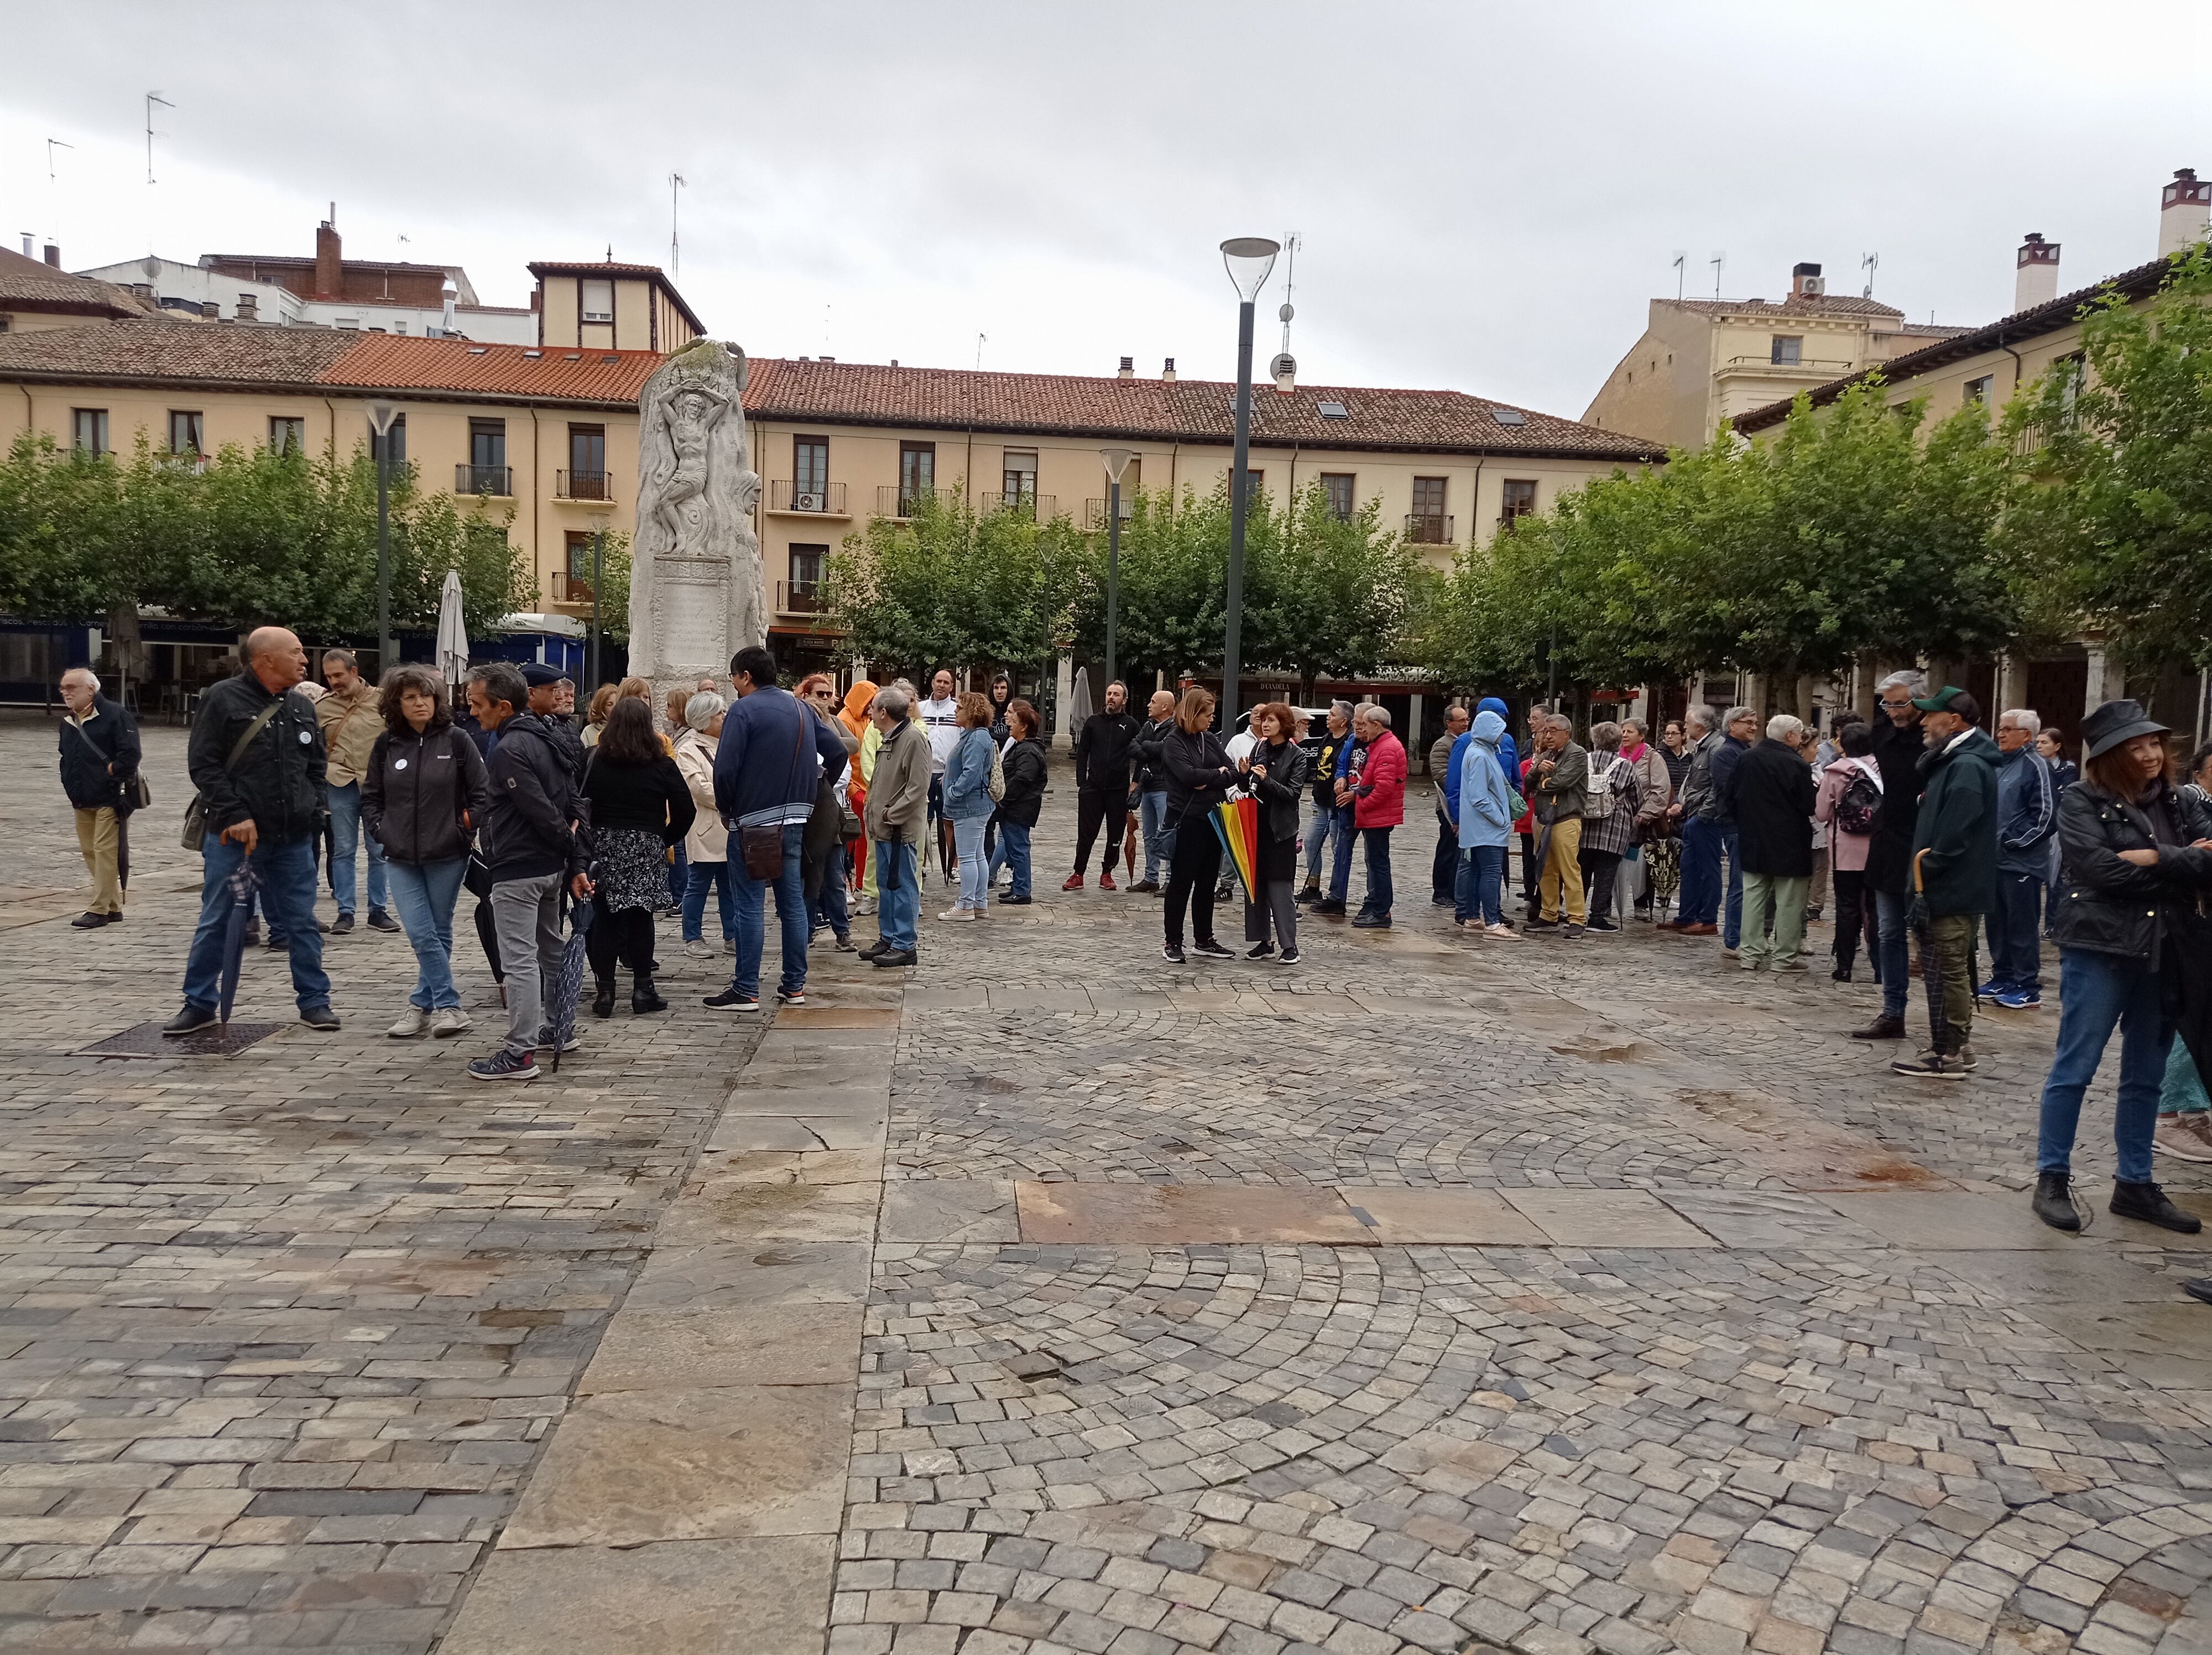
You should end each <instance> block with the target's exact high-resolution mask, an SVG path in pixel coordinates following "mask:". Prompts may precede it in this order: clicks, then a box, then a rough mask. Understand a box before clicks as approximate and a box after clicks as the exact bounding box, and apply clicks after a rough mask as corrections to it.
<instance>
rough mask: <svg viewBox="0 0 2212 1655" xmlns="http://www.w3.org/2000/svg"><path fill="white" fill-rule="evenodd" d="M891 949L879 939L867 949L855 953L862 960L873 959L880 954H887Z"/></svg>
mask: <svg viewBox="0 0 2212 1655" xmlns="http://www.w3.org/2000/svg"><path fill="white" fill-rule="evenodd" d="M889 949H890V944H889V943H888V942H885V941H884V940H883V939H882V938H881V937H878V938H877V939H876V940H874V941H873V942H872V943H870V944H869V945H868V946H866V947H865V948H861V949H857V950H855V951H854V952H857V953H858V954H859V955H860V958H862V959H873V958H875V957H876V956H877V955H878V954H880V953H884V952H887V951H888V950H889Z"/></svg>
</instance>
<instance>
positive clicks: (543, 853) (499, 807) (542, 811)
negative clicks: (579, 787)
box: [477, 713, 583, 885]
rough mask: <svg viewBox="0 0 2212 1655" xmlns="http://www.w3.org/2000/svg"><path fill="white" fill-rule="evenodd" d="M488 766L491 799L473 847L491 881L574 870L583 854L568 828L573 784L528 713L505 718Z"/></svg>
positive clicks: (554, 749) (562, 760)
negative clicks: (481, 857)
mask: <svg viewBox="0 0 2212 1655" xmlns="http://www.w3.org/2000/svg"><path fill="white" fill-rule="evenodd" d="M488 768H489V770H490V772H491V797H490V799H489V800H488V801H487V802H486V804H485V806H484V816H483V823H482V824H481V825H480V826H479V828H478V830H477V847H478V850H479V853H480V854H481V855H483V860H484V866H485V867H486V868H487V869H489V872H490V874H491V880H492V883H493V884H495V885H497V884H499V883H500V882H501V880H504V879H535V878H538V877H539V876H541V875H543V874H547V873H576V872H579V871H580V869H581V867H582V866H583V853H582V849H581V847H580V846H579V844H578V843H577V841H576V836H575V833H574V831H573V830H572V829H571V828H570V826H569V824H570V823H571V822H572V821H573V820H574V818H575V814H576V806H575V781H574V777H572V776H570V775H569V774H568V759H567V758H564V757H562V752H561V750H560V748H558V747H557V746H556V745H554V744H553V739H552V738H551V737H550V736H549V735H548V734H547V733H545V727H544V725H543V724H541V723H539V722H538V720H537V719H536V718H535V717H534V716H532V715H531V714H528V713H519V714H517V715H515V716H514V717H513V718H510V719H509V720H507V722H506V723H504V724H502V725H501V726H500V727H499V745H497V746H495V748H493V749H492V755H491V761H490V764H489V767H488Z"/></svg>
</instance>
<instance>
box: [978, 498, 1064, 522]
mask: <svg viewBox="0 0 2212 1655" xmlns="http://www.w3.org/2000/svg"><path fill="white" fill-rule="evenodd" d="M977 498H978V499H980V500H981V502H982V509H983V510H985V511H987V512H990V511H1011V512H1019V513H1021V514H1023V515H1024V516H1025V517H1034V518H1036V520H1038V521H1039V522H1043V521H1045V520H1047V519H1048V518H1050V517H1052V516H1053V515H1054V514H1056V513H1057V512H1058V511H1059V509H1060V502H1059V501H1057V500H1056V499H1054V497H1053V496H1051V495H1048V494H1032V493H1026V492H1025V493H1022V494H987V495H980V496H977Z"/></svg>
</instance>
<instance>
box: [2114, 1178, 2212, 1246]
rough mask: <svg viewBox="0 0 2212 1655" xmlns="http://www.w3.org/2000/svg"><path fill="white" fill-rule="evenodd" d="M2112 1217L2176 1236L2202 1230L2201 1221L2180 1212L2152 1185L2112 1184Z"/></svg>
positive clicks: (2193, 1233) (2193, 1215)
mask: <svg viewBox="0 0 2212 1655" xmlns="http://www.w3.org/2000/svg"><path fill="white" fill-rule="evenodd" d="M2112 1216H2113V1217H2114V1218H2132V1219H2141V1220H2142V1221H2143V1222H2144V1223H2145V1224H2155V1225H2157V1226H2159V1227H2160V1229H2162V1230H2171V1231H2172V1232H2174V1233H2175V1234H2177V1235H2185V1236H2193V1235H2195V1234H2196V1233H2197V1232H2198V1231H2200V1230H2202V1229H2203V1227H2204V1220H2203V1219H2201V1218H2198V1217H2197V1214H2194V1213H2185V1212H2183V1211H2182V1210H2181V1208H2179V1207H2176V1206H2175V1205H2174V1204H2173V1203H2172V1202H2170V1201H2168V1200H2167V1199H2166V1191H2165V1190H2161V1189H2160V1188H2159V1187H2158V1186H2157V1185H2156V1184H2154V1183H2115V1184H2113V1186H2112Z"/></svg>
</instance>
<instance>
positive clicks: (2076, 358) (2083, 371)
mask: <svg viewBox="0 0 2212 1655" xmlns="http://www.w3.org/2000/svg"><path fill="white" fill-rule="evenodd" d="M2051 372H2053V373H2054V374H2057V375H2058V396H2059V411H2060V412H2061V413H2062V414H2063V416H2064V417H2066V418H2068V419H2069V420H2070V419H2072V418H2073V417H2074V404H2075V401H2076V400H2077V399H2079V398H2080V397H2081V381H2082V380H2084V379H2086V378H2087V376H2088V372H2089V368H2088V363H2087V361H2086V360H2085V359H2084V358H2083V356H2082V355H2081V352H2080V351H2078V350H2077V351H2075V353H2074V354H2073V355H2072V356H2061V357H2060V358H2059V359H2058V360H2057V362H2053V363H2051Z"/></svg>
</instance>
